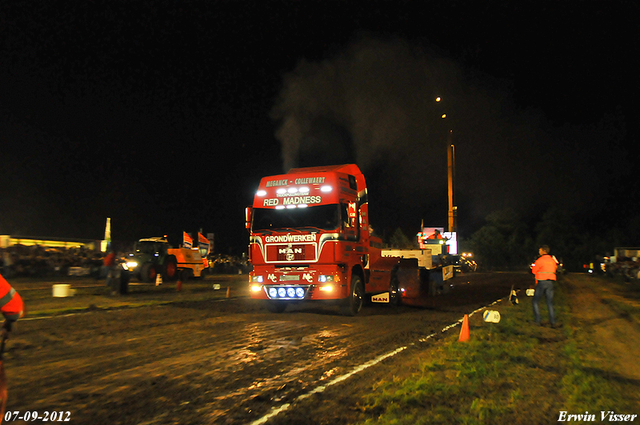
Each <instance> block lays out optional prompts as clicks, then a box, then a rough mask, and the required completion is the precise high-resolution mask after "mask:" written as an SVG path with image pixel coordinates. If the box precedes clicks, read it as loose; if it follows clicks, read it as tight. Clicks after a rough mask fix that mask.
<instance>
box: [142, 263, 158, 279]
mask: <svg viewBox="0 0 640 425" xmlns="http://www.w3.org/2000/svg"><path fill="white" fill-rule="evenodd" d="M157 275H158V270H157V269H156V266H154V265H153V264H150V263H147V264H143V265H142V269H141V270H140V280H141V281H142V282H145V283H149V282H155V281H156V276H157Z"/></svg>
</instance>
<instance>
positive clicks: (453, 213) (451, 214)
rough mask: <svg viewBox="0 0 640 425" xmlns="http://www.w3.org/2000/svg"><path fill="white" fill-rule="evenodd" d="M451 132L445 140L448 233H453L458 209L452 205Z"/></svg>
mask: <svg viewBox="0 0 640 425" xmlns="http://www.w3.org/2000/svg"><path fill="white" fill-rule="evenodd" d="M452 133H453V130H449V135H448V138H447V164H448V171H449V172H448V174H449V232H455V231H456V227H457V215H458V214H457V213H458V211H457V210H458V208H457V207H456V206H454V205H453V181H454V179H455V167H456V149H455V146H454V145H453V143H452V142H451V137H452Z"/></svg>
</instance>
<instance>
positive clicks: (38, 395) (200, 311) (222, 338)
mask: <svg viewBox="0 0 640 425" xmlns="http://www.w3.org/2000/svg"><path fill="white" fill-rule="evenodd" d="M529 278H530V276H527V275H525V274H515V275H513V274H492V275H489V274H476V275H466V276H463V277H457V278H456V279H455V281H454V283H455V286H454V290H453V292H452V293H451V294H449V295H447V296H444V297H439V298H434V299H433V300H432V301H430V302H429V303H430V305H429V306H428V307H427V308H414V307H402V306H401V307H399V308H397V309H394V308H390V307H389V306H382V305H369V306H366V307H365V308H364V310H363V311H362V313H361V315H359V316H358V317H343V316H339V315H338V314H337V310H336V309H335V308H333V307H330V306H326V307H324V306H323V307H319V306H317V305H300V306H295V307H294V308H290V309H288V310H287V311H286V312H285V313H283V314H271V313H268V312H266V310H265V309H263V308H262V306H261V305H260V304H257V303H256V302H254V301H253V300H250V299H248V298H246V297H244V296H241V297H237V298H233V299H224V298H222V299H209V300H204V301H197V300H189V301H183V302H174V303H170V304H167V305H162V306H152V307H143V308H135V309H115V310H107V311H95V312H87V313H80V314H75V315H71V316H59V317H52V318H46V319H40V320H31V321H23V322H22V323H20V329H19V333H17V334H16V335H14V336H13V338H12V339H11V340H10V341H9V353H8V355H7V356H6V358H5V367H6V369H7V375H8V380H9V385H10V395H9V402H8V406H7V410H11V411H20V412H26V411H27V410H28V411H38V412H40V414H41V415H42V414H43V413H44V412H45V411H49V412H51V411H57V412H60V411H65V412H67V411H68V412H70V419H71V420H70V423H75V424H88V423H92V424H174V423H176V424H177V423H179V424H210V423H211V424H212V423H223V424H240V423H250V422H252V421H255V420H257V419H259V418H261V417H263V416H264V415H265V414H267V413H268V412H270V411H271V409H272V408H274V407H278V406H281V405H283V404H285V403H288V402H291V401H292V400H294V398H295V397H297V396H299V395H301V394H304V393H306V392H308V391H310V390H312V389H313V388H316V387H318V386H319V385H322V384H324V383H326V382H328V381H329V380H331V379H333V378H335V377H337V376H340V375H342V374H345V373H347V372H349V371H350V370H352V369H353V368H354V367H356V366H358V365H361V364H363V363H365V362H367V361H369V360H371V359H374V358H376V357H377V356H379V355H381V354H384V353H387V352H389V351H392V350H394V349H396V348H398V347H400V346H403V345H407V344H412V343H415V342H416V341H417V340H418V339H420V338H421V337H424V336H426V335H428V334H430V333H432V332H434V331H439V330H440V329H442V328H443V327H444V326H446V325H449V324H451V323H454V322H455V321H457V320H458V319H460V317H461V316H462V315H463V314H464V313H468V312H470V311H472V310H474V309H476V308H478V307H481V306H483V305H486V304H488V303H490V302H492V301H494V300H496V299H498V298H503V297H505V296H507V295H508V293H509V289H510V288H511V285H513V284H515V285H516V287H519V286H521V287H525V286H528V283H529V282H530V279H529ZM18 289H20V288H19V287H18ZM431 302H433V303H432V304H431ZM379 367H383V366H379ZM375 370H376V369H375V368H371V370H370V371H368V372H367V376H369V377H371V374H375ZM351 379H355V378H351ZM359 379H360V378H358V380H359ZM340 385H347V386H349V385H353V381H352V382H351V383H349V381H345V383H343V384H340ZM326 407H327V406H326V403H325V404H324V408H326ZM329 409H331V410H333V411H334V412H336V411H337V409H349V407H348V406H341V405H340V403H339V402H336V403H335V406H333V407H330V408H329ZM12 423H21V422H20V421H17V422H12Z"/></svg>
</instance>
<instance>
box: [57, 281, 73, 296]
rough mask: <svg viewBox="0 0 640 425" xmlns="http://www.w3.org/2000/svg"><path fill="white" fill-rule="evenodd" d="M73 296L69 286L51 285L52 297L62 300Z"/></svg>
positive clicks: (61, 284)
mask: <svg viewBox="0 0 640 425" xmlns="http://www.w3.org/2000/svg"><path fill="white" fill-rule="evenodd" d="M72 295H73V291H71V285H68V284H66V283H65V284H63V283H59V284H57V285H53V296H54V297H59V298H64V297H70V296H72Z"/></svg>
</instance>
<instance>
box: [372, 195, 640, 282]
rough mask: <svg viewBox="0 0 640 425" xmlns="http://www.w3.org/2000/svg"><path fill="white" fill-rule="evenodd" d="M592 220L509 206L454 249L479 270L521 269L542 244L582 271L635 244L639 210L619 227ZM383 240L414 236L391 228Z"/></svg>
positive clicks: (400, 243)
mask: <svg viewBox="0 0 640 425" xmlns="http://www.w3.org/2000/svg"><path fill="white" fill-rule="evenodd" d="M599 221H601V222H603V223H605V224H599V225H594V224H593V223H592V222H589V221H588V220H586V219H585V218H584V217H581V216H580V215H578V214H576V213H574V212H571V211H567V210H563V209H560V208H556V207H552V208H549V209H548V210H546V211H545V212H544V213H543V214H542V215H541V216H540V217H539V218H537V219H534V220H528V221H527V219H526V218H524V217H522V216H520V215H519V214H518V213H517V212H515V211H513V210H511V209H505V210H498V211H494V212H492V213H491V214H489V215H488V216H487V217H486V218H485V220H484V224H483V225H482V226H481V227H480V228H479V229H478V230H476V231H475V232H474V233H472V234H471V236H470V237H468V238H464V239H461V238H459V241H458V243H459V251H461V252H473V255H474V258H475V260H476V261H477V262H478V264H479V265H480V267H481V269H482V270H524V269H528V267H529V265H530V264H531V263H533V262H534V261H535V260H536V258H537V257H538V248H539V247H540V246H542V245H548V246H549V247H550V248H551V254H552V255H555V256H556V257H557V258H558V260H559V261H561V262H562V263H563V265H564V268H565V269H566V270H568V271H574V272H576V271H582V270H584V265H585V264H589V263H592V262H594V263H597V262H599V261H602V259H603V257H604V256H610V255H613V249H614V248H615V247H620V246H633V247H636V246H639V245H640V215H636V216H635V217H633V218H631V219H630V220H629V221H628V222H626V223H625V226H624V227H616V226H614V225H609V224H606V221H605V220H599ZM384 239H385V245H387V246H389V247H396V248H414V249H415V248H417V241H416V240H415V238H412V239H410V238H408V237H407V236H406V235H405V234H404V233H403V232H402V230H401V229H396V230H395V232H393V233H392V234H390V235H389V236H388V238H384Z"/></svg>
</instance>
